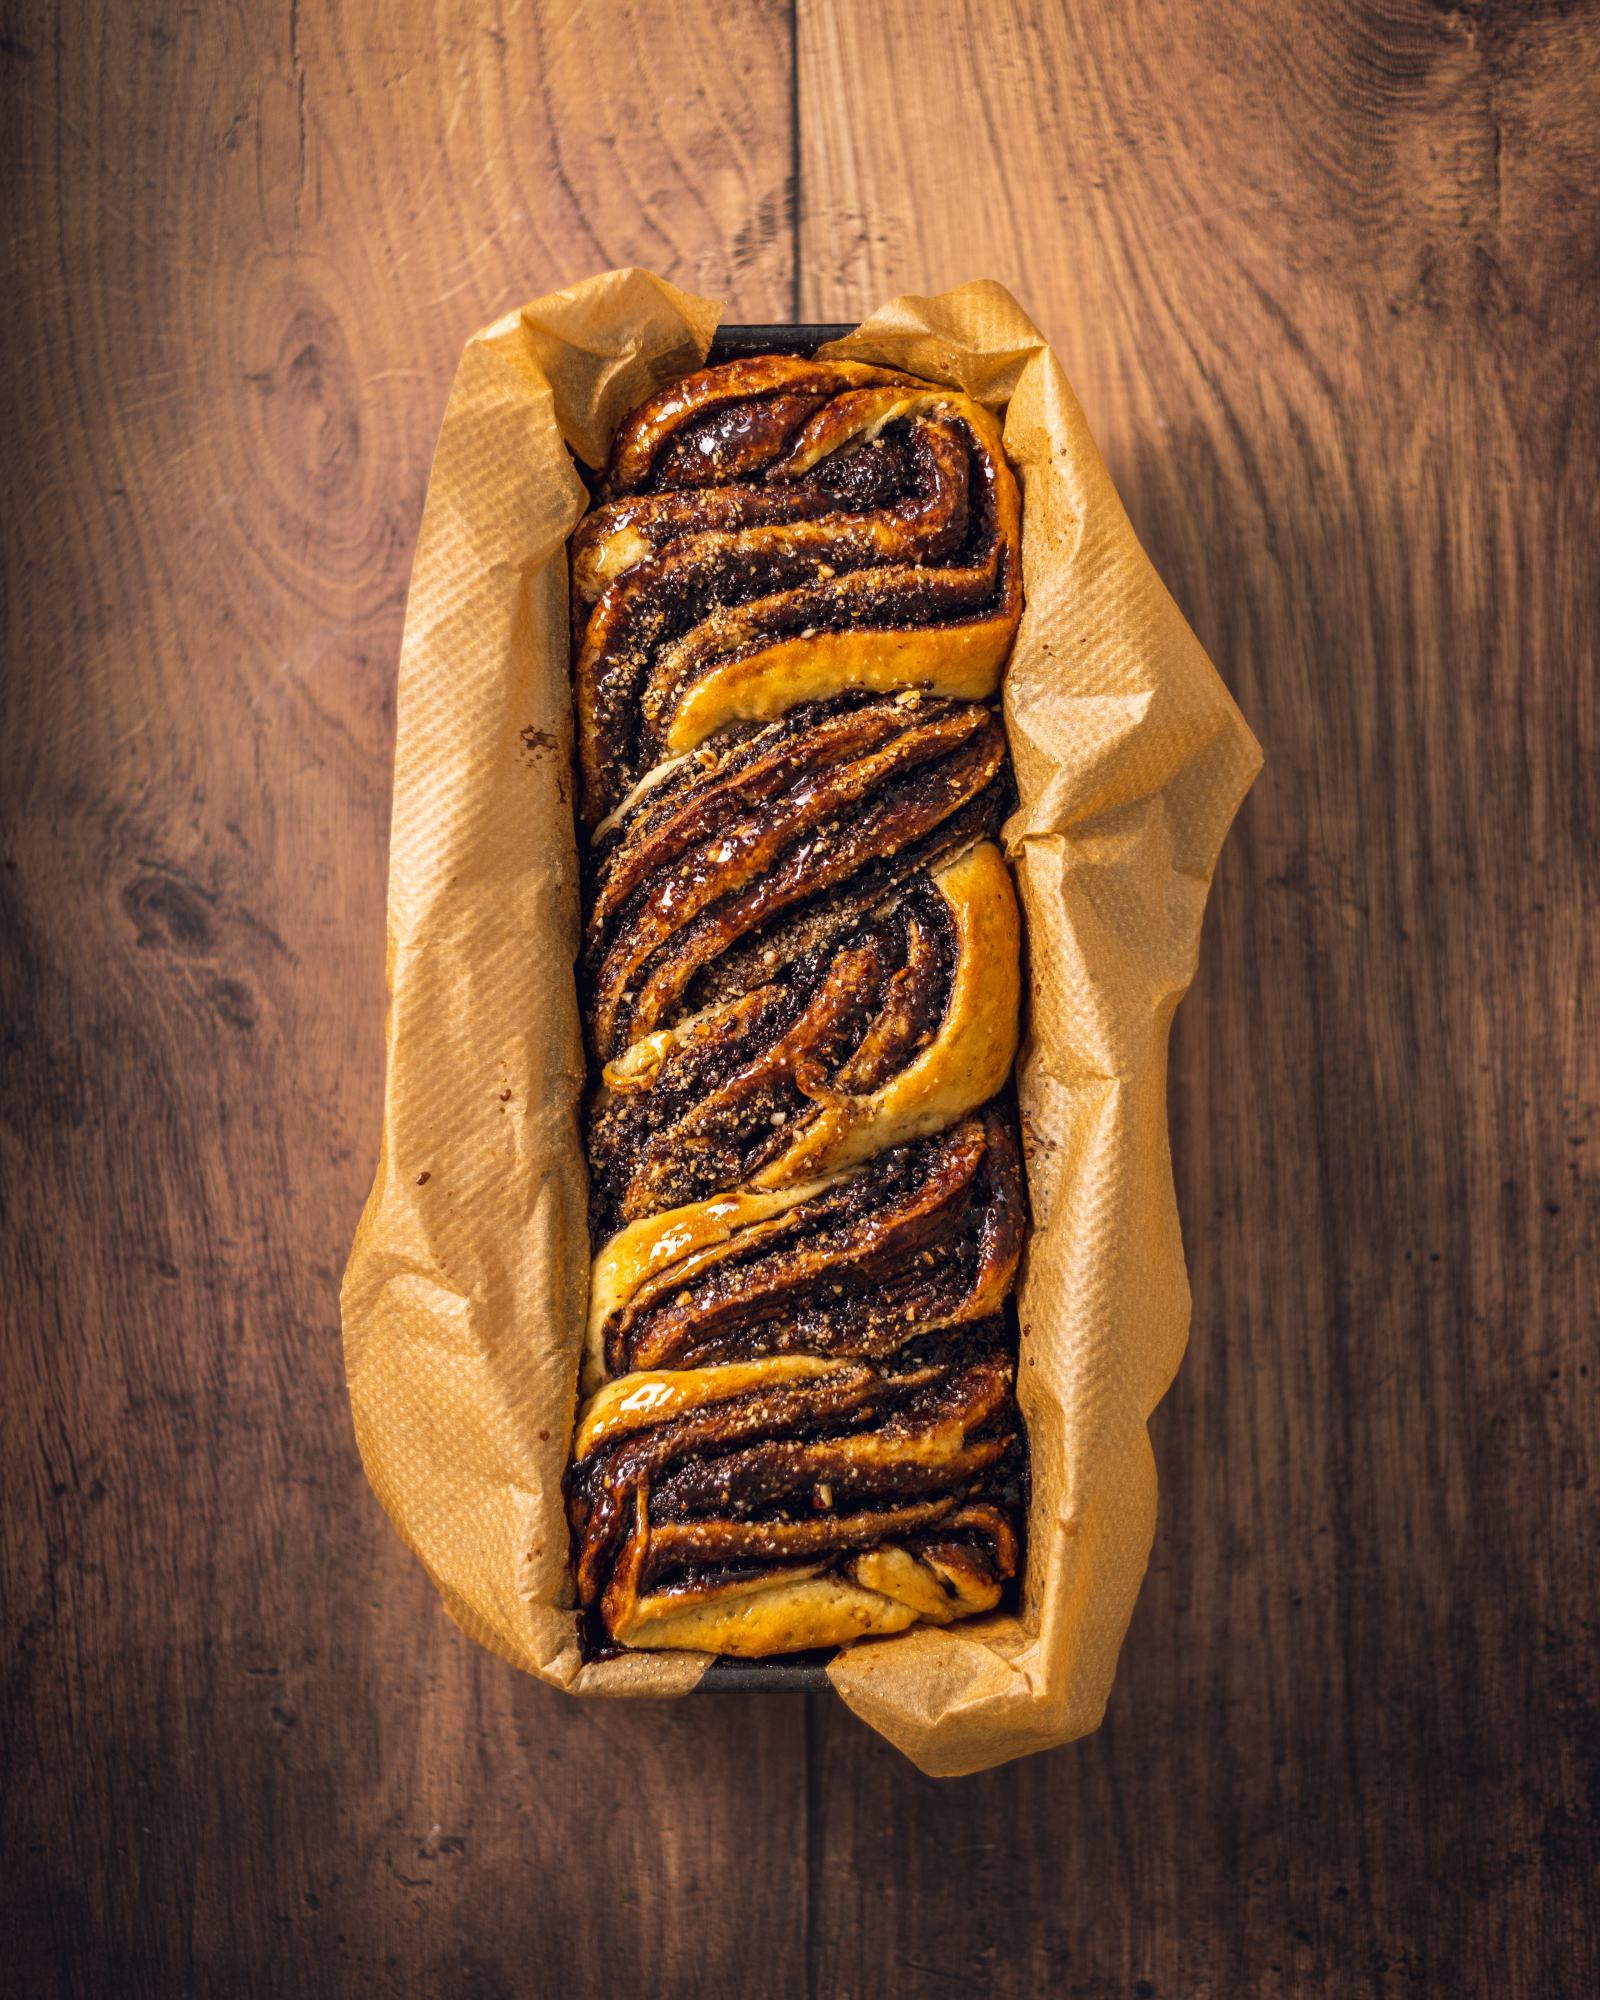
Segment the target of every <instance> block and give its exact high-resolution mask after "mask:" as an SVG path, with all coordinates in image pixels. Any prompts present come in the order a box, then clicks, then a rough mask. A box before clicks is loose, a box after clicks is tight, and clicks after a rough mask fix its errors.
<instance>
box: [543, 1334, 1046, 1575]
mask: <svg viewBox="0 0 1600 2000" xmlns="http://www.w3.org/2000/svg"><path fill="white" fill-rule="evenodd" d="M1003 1341H1004V1329H1003V1325H1002V1323H1000V1322H998V1321H996V1322H991V1323H990V1324H988V1325H987V1326H986V1327H981V1328H979V1329H978V1330H977V1334H976V1337H974V1338H970V1339H969V1340H968V1342H967V1343H965V1345H964V1347H963V1348H962V1349H959V1350H958V1349H955V1348H954V1347H952V1346H951V1345H949V1344H946V1345H945V1346H944V1347H942V1348H939V1347H937V1346H935V1350H934V1352H933V1353H932V1354H931V1355H930V1356H929V1357H928V1358H926V1359H923V1360H921V1361H915V1360H914V1361H911V1362H909V1363H906V1364H903V1365H900V1366H897V1367H894V1368H887V1369H878V1368H870V1367H865V1366H848V1367H845V1368H842V1369H840V1370H839V1371H837V1373H835V1374H833V1375H830V1376H825V1377H822V1378H816V1379H812V1380H807V1381H802V1382H798V1383H794V1384H788V1385H785V1386H783V1387H781V1388H777V1389H765V1390H759V1389H758V1390H752V1391H747V1392H745V1393H744V1394H742V1395H738V1396H733V1397H728V1398H726V1399H724V1400H722V1401H720V1402H715V1403H711V1404H709V1405H707V1406H705V1407H703V1408H701V1409H698V1410H696V1411H694V1412H693V1413H692V1414H691V1415H689V1416H687V1417H683V1418H680V1419H678V1420H676V1421H669V1422H666V1423H661V1424H657V1425H655V1426H654V1427H652V1428H650V1429H648V1430H644V1431H638V1432H634V1433H631V1434H627V1435H625V1436H623V1437H621V1438H619V1439H615V1440H613V1441H611V1442H609V1443H604V1444H602V1445H600V1446H599V1447H598V1448H597V1449H595V1450H594V1451H592V1452H591V1453H589V1454H588V1456H587V1457H585V1458H583V1459H580V1460H578V1461H577V1462H576V1463H575V1464H574V1465H573V1466H572V1468H571V1470H570V1472H569V1474H568V1482H567V1485H568V1500H569V1511H570V1513H571V1517H572V1522H573V1529H574V1538H575V1545H576V1552H577V1560H576V1567H577V1575H578V1586H579V1594H580V1597H581V1599H582V1600H583V1602H584V1603H585V1604H587V1605H590V1606H599V1605H601V1603H602V1601H603V1599H604V1597H605V1595H606V1592H607V1587H608V1585H609V1584H610V1583H611V1581H612V1577H613V1572H614V1570H615V1568H616V1566H617V1563H618V1558H619V1556H621V1555H622V1554H623V1553H624V1551H625V1549H626V1547H627V1545H628V1543H629V1541H630V1539H636V1538H637V1535H636V1531H637V1525H638V1519H639V1510H640V1504H641V1500H642V1502H643V1510H644V1517H645V1520H646V1521H647V1523H648V1528H649V1533H648V1542H649V1550H648V1554H647V1555H646V1556H645V1557H644V1559H643V1560H642V1561H641V1562H640V1563H639V1565H638V1566H637V1568H636V1569H635V1570H632V1571H630V1572H629V1574H628V1577H627V1581H628V1583H629V1585H630V1586H631V1587H634V1588H648V1589H651V1590H660V1589H667V1590H670V1589H671V1588H672V1587H673V1586H674V1584H685V1585H688V1584H700V1585H704V1584H705V1583H707V1582H712V1581H715V1580H716V1579H717V1578H718V1577H719V1575H720V1576H723V1577H725V1578H726V1579H727V1580H730V1581H731V1580H734V1579H736V1578H738V1577H740V1576H743V1575H748V1574H750V1573H752V1571H770V1570H775V1569H781V1567H782V1565H783V1563H784V1562H785V1561H786V1560H787V1561H795V1560H801V1559H808V1560H811V1561H815V1559H816V1558H817V1557H818V1556H819V1555H825V1556H832V1555H837V1554H842V1553H846V1552H849V1551H851V1550H855V1549H861V1548H867V1547H872V1546H875V1545H876V1544H878V1543H880V1542H882V1541H883V1540H885V1539H887V1538H891V1537H892V1538H893V1539H895V1540H896V1541H898V1542H900V1543H901V1544H902V1545H903V1546H907V1547H909V1548H910V1549H911V1550H912V1551H913V1552H914V1553H915V1552H918V1551H919V1550H921V1549H923V1548H926V1547H928V1546H930V1545H932V1544H940V1545H942V1548H954V1549H955V1550H956V1551H957V1555H958V1559H963V1560H965V1562H966V1563H968V1564H969V1565H970V1567H971V1568H972V1570H973V1573H974V1574H975V1575H977V1576H979V1577H980V1578H982V1577H988V1578H990V1579H992V1580H993V1581H995V1582H999V1581H1003V1580H1004V1579H1005V1578H1006V1577H1008V1576H1009V1575H1010V1574H1011V1573H1012V1571H1013V1570H1014V1567H1015V1563H1016V1554H1017V1551H1016V1537H1015V1531H1014V1529H1013V1527H1012V1525H1011V1523H1012V1520H1013V1519H1014V1517H1015V1514H1016V1510H1017V1504H1018V1499H1019V1497H1020V1496H1019V1486H1020V1481H1021V1478H1022V1465H1021V1449H1020V1419H1019V1417H1018V1414H1017V1409H1016V1404H1015V1401H1014V1399H1013V1396H1012V1391H1011V1361H1010V1357H1009V1355H1008V1354H1007V1353H1006V1352H1005V1348H1004V1344H1003ZM963 1516H964V1517H965V1518H961V1517H963Z"/></svg>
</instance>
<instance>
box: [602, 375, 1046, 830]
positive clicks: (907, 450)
mask: <svg viewBox="0 0 1600 2000" xmlns="http://www.w3.org/2000/svg"><path fill="white" fill-rule="evenodd" d="M736 366H737V367H739V368H741V369H744V370H745V371H746V372H745V373H744V375H742V376H740V377H738V378H737V379H739V380H743V381H748V382H760V381H761V380H763V379H764V378H763V377H762V375H761V373H760V369H759V366H758V365H757V364H744V363H740V364H736ZM713 372H715V371H713ZM793 380H794V381H795V383H796V385H797V386H796V388H794V389H779V390H776V391H774V392H771V393H754V394H748V395H746V396H745V397H743V398H742V399H740V398H737V397H735V398H733V399H731V400H730V399H728V398H726V397H724V396H723V395H722V394H721V392H716V393H710V392H702V402H703V407H700V408H698V409H694V410H691V411H690V412H689V414H687V415H686V416H684V417H683V419H682V420H681V421H680V422H678V424H677V425H676V427H675V428H674V429H672V430H671V431H670V432H669V434H668V435H667V436H666V438H665V441H664V442H662V443H661V444H660V445H659V446H658V447H657V448H656V449H655V450H654V451H653V452H651V453H645V454H642V455H641V453H640V452H637V451H636V452H634V453H633V455H632V456H630V455H629V453H628V451H626V450H624V449H623V441H622V440H619V448H618V453H617V455H615V456H614V459H613V468H612V474H611V479H610V482H609V487H610V490H611V491H612V492H613V493H614V494H615V495H617V497H615V498H613V499H611V500H610V501H608V502H607V503H606V504H605V505H602V506H601V507H599V508H597V509H596V510H595V512H594V513H593V514H591V515H590V516H589V518H588V519H587V520H586V521H585V522H584V524H583V525H582V527H581V528H580V529H579V531H578V534H577V535H576V536H575V537H574V543H573V553H574V576H575V578H576V577H577V575H578V572H579V569H580V567H581V564H582V562H583V561H584V560H587V558H588V556H589V554H590V552H591V551H592V550H593V549H594V548H595V546H596V545H597V544H598V543H599V542H600V541H602V540H603V539H604V537H605V536H607V535H608V534H611V533H613V532H615V531H617V530H619V529H627V530H629V531H631V533H632V535H634V536H636V537H637V538H638V539H639V541H640V542H642V543H643V544H645V545H647V547H648V550H649V553H648V554H646V555H645V556H644V558H643V559H642V560H638V561H635V562H634V563H633V564H632V566H631V567H629V568H627V569H626V570H625V571H624V572H623V573H622V574H621V575H619V576H617V577H615V578H614V580H613V581H611V582H610V583H609V585H607V586H606V587H605V588H604V589H603V590H602V591H601V593H600V595H599V598H598V601H597V602H594V603H593V605H592V608H591V606H590V604H589V602H588V600H587V597H586V595H585V593H584V592H582V591H579V590H575V593H574V603H573V611H574V617H573V633H574V642H575V656H576V678H577V699H578V706H579V713H580V717H581V718H582V720H583V725H584V726H583V730H582V753H583V754H582V762H583V767H584V768H583V780H584V798H585V811H586V813H587V815H588V817H589V818H590V819H591V820H594V819H598V818H599V817H600V816H601V815H602V814H603V813H604V812H605V811H607V810H608V809H610V808H611V807H614V806H615V805H616V803H617V801H618V800H619V798H621V796H622V795H623V794H624V793H625V792H626V791H627V790H628V788H629V786H630V785H632V784H633V783H634V782H635V781H636V780H637V779H638V778H639V777H640V775H641V774H642V773H643V772H644V771H646V770H647V769H648V768H649V767H650V766H651V765H652V764H654V763H656V762H658V761H659V760H660V758H661V757H662V755H663V754H664V746H665V742H666V735H667V730H668V727H669V725H670V724H671V721H672V719H673V716H674V714H675V712H676V710H677V708H678V706H679V704H680V702H681V700H682V699H683V697H684V696H685V694H686V693H687V692H688V691H689V690H690V689H691V688H692V687H693V685H694V684H695V683H696V682H697V681H698V680H700V679H701V678H702V677H704V676H706V675H708V674H710V673H711V672H713V671H714V670H715V669H717V668H718V667H720V666H722V665H724V664H726V663H729V662H732V661H737V660H739V659H742V658H745V657H748V656H750V655H752V654H755V653H759V652H761V651H762V650H763V649H764V648H766V647H767V646H770V645H772V644H774V643H776V642H778V641H782V640H788V639H793V638H795V637H797V636H804V635H809V634H810V633H813V632H834V631H841V630H846V629H854V630H860V631H863V632H872V631H889V630H895V631H905V630H915V629H917V628H919V627H928V626H936V625H961V624H963V623H965V622H967V621H970V620H973V619H976V618H980V617H984V616H986V615H993V614H1003V615H1007V616H1011V617H1013V618H1014V615H1015V610H1016V607H1017V604H1018V602H1019V591H1020V577H1019V574H1018V562H1017V551H1016V549H1015V547H1014V545H1013V542H1012V540H1011V538H1010V537H1009V536H1008V535H1006V534H1004V533H1002V532H1001V529H1000V522H999V515H998V497H997V481H998V480H999V479H1000V478H1001V477H1002V476H1003V473H1002V469H1001V468H1000V467H997V466H996V464H995V462H994V460H993V458H992V456H991V455H990V452H989V450H988V448H987V447H986V446H985V444H984V443H983V442H982V441H981V440H980V438H979V437H978V435H977V434H976V433H975V432H974V431H973V430H972V429H971V428H970V427H969V425H968V423H967V421H966V420H965V418H963V417H962V416H961V415H960V414H959V413H958V412H957V411H956V410H954V409H948V408H935V409H932V410H926V411H922V412H919V413H918V414H915V415H912V416H910V417H906V418H902V419H899V420H896V421H894V422H891V423H890V424H889V425H888V426H887V427H886V428H885V429H884V430H883V431H882V433H881V434H880V435H878V436H877V437H873V438H870V439H868V440H866V441H862V440H861V439H858V438H856V437H854V436H851V435H849V434H848V432H849V423H848V421H847V419H845V418H841V419H840V420H839V423H838V425H837V426H835V429H834V433H833V435H834V437H835V438H837V439H838V440H839V441H838V444H837V448H836V449H833V450H830V451H829V452H828V454H827V455H825V456H824V457H822V458H821V459H820V460H819V461H818V462H817V463H816V464H814V465H812V466H811V467H810V468H809V469H808V470H805V471H802V472H799V473H797V474H792V473H791V469H790V466H789V465H788V464H786V462H785V451H786V448H791V449H792V447H793V446H794V444H795V441H796V439H797V438H798V437H799V436H800V435H801V434H802V433H803V432H807V431H808V429H809V426H808V423H807V420H808V419H813V420H814V421H815V422H816V423H819V424H820V425H821V426H822V427H823V429H824V431H826V430H827V427H828V425H829V423H830V421H831V419H832V415H833V412H834V411H835V410H836V409H837V410H841V411H847V410H848V409H849V407H850V405H851V390H852V387H853V385H851V384H849V383H844V382H840V383H838V384H837V385H836V387H837V388H838V389H840V390H842V391H843V393H842V394H840V395H839V396H838V399H837V401H836V402H830V401H829V399H828V395H827V393H826V390H825V388H824V385H825V384H826V383H827V381H828V376H827V373H826V371H825V370H824V371H823V372H821V373H818V372H817V371H816V370H815V369H813V370H812V371H811V372H810V373H807V374H802V375H797V376H795V377H794V378H793ZM881 380H882V382H883V383H885V384H892V383H893V382H894V381H895V380H896V378H894V377H893V376H890V375H888V374H881ZM908 386H914V387H918V388H921V389H924V390H925V389H926V388H927V387H928V385H926V384H921V385H908ZM684 400H685V402H686V403H687V402H688V401H689V400H690V399H688V398H685V399H684ZM819 412H820V413H821V414H820V416H819V415H818V413H819ZM647 428H648V427H647ZM831 441H832V440H831V439H830V442H831Z"/></svg>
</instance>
